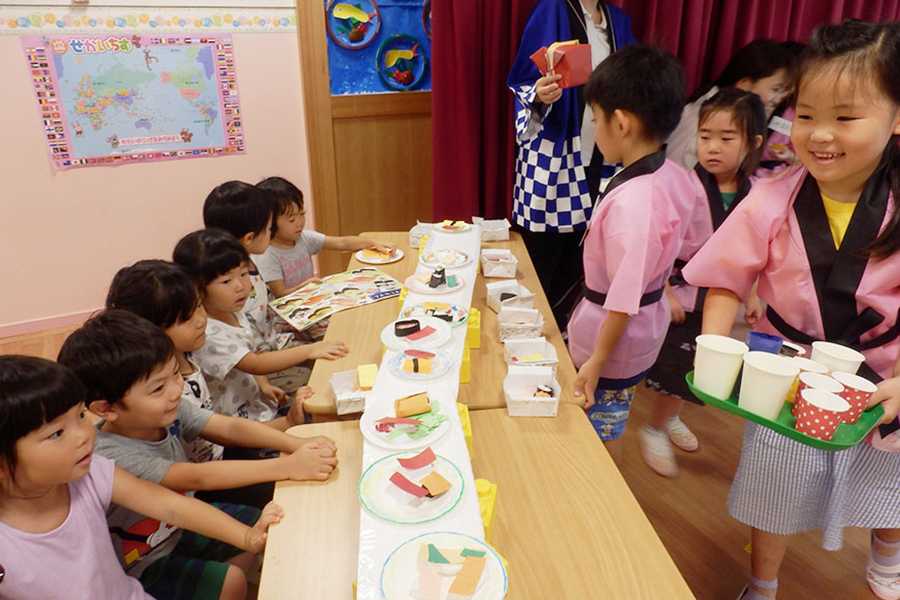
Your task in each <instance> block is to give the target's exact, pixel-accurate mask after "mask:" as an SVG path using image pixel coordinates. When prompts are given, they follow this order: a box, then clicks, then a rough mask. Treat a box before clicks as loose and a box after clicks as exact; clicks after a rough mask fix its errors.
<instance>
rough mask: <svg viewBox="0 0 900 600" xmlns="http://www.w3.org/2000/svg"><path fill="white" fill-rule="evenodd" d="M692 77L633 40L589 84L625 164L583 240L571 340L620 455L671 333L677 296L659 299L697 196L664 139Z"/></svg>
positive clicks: (598, 115)
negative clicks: (634, 406)
mask: <svg viewBox="0 0 900 600" xmlns="http://www.w3.org/2000/svg"><path fill="white" fill-rule="evenodd" d="M684 85H685V79H684V70H683V69H682V67H681V64H680V63H679V62H678V60H677V59H676V58H675V57H674V56H672V55H671V54H669V53H668V52H665V51H663V50H659V49H656V48H652V47H649V46H628V47H626V48H622V49H621V50H619V51H618V52H616V53H614V54H612V55H611V56H610V57H609V58H607V59H606V60H605V61H603V62H602V63H600V65H599V66H598V67H597V68H596V69H595V70H594V72H593V73H592V74H591V77H590V79H589V80H588V82H587V84H586V86H585V101H586V102H587V103H588V104H589V105H590V107H591V109H592V111H593V114H594V119H595V123H596V125H595V139H596V142H597V146H598V148H599V149H600V152H601V153H602V154H603V156H604V157H605V158H606V160H607V161H609V162H613V163H615V162H621V163H622V164H623V166H624V168H623V169H622V170H621V171H620V172H619V173H618V174H617V175H616V176H615V177H613V178H612V180H610V183H609V185H608V186H607V187H606V190H605V192H604V195H603V200H602V201H601V202H600V204H599V206H598V207H597V209H596V210H595V212H594V214H593V216H592V218H591V223H590V225H589V228H588V233H587V235H586V237H585V240H584V269H585V284H586V288H587V289H586V290H585V297H584V299H583V300H581V302H580V303H579V304H578V306H577V307H576V308H575V311H574V313H573V314H572V317H571V319H570V321H569V327H568V331H569V350H570V352H571V353H572V358H573V360H574V361H575V364H576V365H577V366H578V376H577V378H576V381H575V389H574V393H575V395H576V396H578V397H581V398H583V399H584V407H585V409H587V411H588V416H589V418H590V420H591V422H592V424H593V425H594V428H595V429H596V430H597V433H598V435H599V436H600V438H601V439H602V440H603V441H604V443H605V444H606V445H607V448H608V449H609V450H610V452H611V454H612V455H613V457H614V458H618V457H619V455H620V453H621V446H620V443H621V442H620V438H621V436H622V433H623V431H624V428H625V423H626V420H627V419H628V412H629V409H630V405H631V399H632V397H633V396H634V386H635V385H637V383H638V382H640V381H641V379H643V378H644V375H646V373H647V371H648V370H649V369H650V367H651V366H652V365H653V363H654V361H655V360H656V357H657V354H658V353H659V349H660V346H661V345H662V342H663V339H664V338H665V335H666V329H667V328H668V325H669V317H670V315H669V305H668V303H667V302H660V300H661V299H662V298H663V295H664V294H663V289H664V286H665V283H666V280H667V279H668V277H669V275H670V274H671V272H672V265H673V263H674V262H675V259H676V258H677V256H678V252H679V251H680V249H681V245H682V241H683V240H684V236H685V232H686V230H687V224H688V223H689V222H690V221H691V219H692V215H693V213H694V211H695V210H696V207H697V206H698V198H697V194H696V191H695V189H694V186H693V185H692V184H691V181H690V179H689V177H688V174H687V173H686V172H685V171H684V170H683V169H681V168H680V167H679V166H677V165H676V164H674V163H673V162H671V161H667V160H666V157H665V147H664V145H663V140H665V138H666V137H667V136H668V135H669V133H671V131H672V130H673V129H674V128H675V126H676V125H677V124H678V119H679V116H680V114H681V102H682V100H681V99H682V98H683V96H684Z"/></svg>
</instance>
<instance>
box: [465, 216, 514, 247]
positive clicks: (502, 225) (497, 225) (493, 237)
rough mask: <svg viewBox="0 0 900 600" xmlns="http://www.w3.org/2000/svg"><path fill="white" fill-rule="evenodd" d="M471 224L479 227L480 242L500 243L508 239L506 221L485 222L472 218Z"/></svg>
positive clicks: (481, 219) (507, 223) (493, 220)
mask: <svg viewBox="0 0 900 600" xmlns="http://www.w3.org/2000/svg"><path fill="white" fill-rule="evenodd" d="M472 223H476V224H478V225H481V241H482V242H501V241H503V240H508V239H509V227H510V225H509V221H508V220H506V219H491V220H485V219H483V218H481V217H472Z"/></svg>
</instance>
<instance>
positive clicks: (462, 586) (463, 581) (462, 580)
mask: <svg viewBox="0 0 900 600" xmlns="http://www.w3.org/2000/svg"><path fill="white" fill-rule="evenodd" d="M484 563H485V557H484V556H467V557H466V562H464V563H463V566H462V568H461V569H460V570H459V574H458V575H457V576H456V578H455V579H454V580H453V583H451V584H450V593H451V594H459V595H460V596H472V595H474V594H475V588H476V587H478V581H479V580H480V579H481V574H482V573H483V572H484Z"/></svg>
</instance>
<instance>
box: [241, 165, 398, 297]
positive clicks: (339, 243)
mask: <svg viewBox="0 0 900 600" xmlns="http://www.w3.org/2000/svg"><path fill="white" fill-rule="evenodd" d="M256 187H257V188H258V189H259V190H261V191H262V192H264V193H265V194H267V195H268V197H269V199H270V202H271V203H272V204H273V205H274V212H273V222H272V241H271V243H270V244H269V247H268V249H267V250H266V251H265V252H264V253H261V252H255V253H254V254H256V255H255V256H254V257H253V260H254V261H256V263H257V264H258V265H259V270H260V273H261V274H262V276H263V279H265V281H266V283H267V284H268V285H269V289H271V290H272V293H273V294H274V295H275V297H276V298H281V297H282V296H286V295H288V294H290V293H293V292H296V291H297V290H299V289H300V288H302V287H303V286H304V285H306V284H307V283H310V282H311V281H315V280H316V278H315V272H314V270H313V264H312V256H313V254H317V253H318V252H319V251H320V250H340V251H342V252H355V251H356V250H364V249H366V248H373V249H375V250H378V251H379V252H387V253H392V252H394V250H396V249H397V247H396V246H394V244H390V243H388V242H380V241H378V240H372V239H369V238H362V237H359V236H355V235H345V236H339V237H335V236H331V235H325V234H322V233H319V232H318V231H312V230H309V229H305V227H306V209H305V208H304V207H303V192H301V191H300V190H299V189H298V188H297V186H295V185H294V184H293V183H291V182H290V181H288V180H286V179H283V178H281V177H269V178H267V179H264V180H262V181H261V182H259V183H258V184H256Z"/></svg>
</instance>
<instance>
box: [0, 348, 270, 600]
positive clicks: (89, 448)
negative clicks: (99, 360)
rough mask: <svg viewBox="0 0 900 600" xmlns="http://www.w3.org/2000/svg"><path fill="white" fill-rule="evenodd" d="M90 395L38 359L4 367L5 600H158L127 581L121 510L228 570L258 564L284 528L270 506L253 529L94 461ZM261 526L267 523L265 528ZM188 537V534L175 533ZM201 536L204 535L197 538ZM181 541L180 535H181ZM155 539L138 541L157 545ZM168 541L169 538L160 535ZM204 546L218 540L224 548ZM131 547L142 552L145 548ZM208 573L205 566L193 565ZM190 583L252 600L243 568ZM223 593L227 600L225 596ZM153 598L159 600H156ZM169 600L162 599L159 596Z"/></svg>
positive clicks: (1, 495) (201, 575)
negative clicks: (117, 536)
mask: <svg viewBox="0 0 900 600" xmlns="http://www.w3.org/2000/svg"><path fill="white" fill-rule="evenodd" d="M85 395H86V394H85V389H84V387H83V386H82V384H81V382H80V381H79V380H78V378H77V377H76V376H75V374H74V373H72V371H70V370H69V369H68V368H66V367H65V366H63V365H60V364H57V363H54V362H51V361H48V360H44V359H40V358H33V357H26V356H2V357H0V557H2V563H3V571H4V577H3V579H2V581H0V588H2V590H0V594H2V596H3V597H4V598H17V599H30V598H34V599H43V598H58V597H60V596H64V597H66V598H116V599H123V600H124V599H128V600H139V599H141V600H143V599H149V598H151V595H150V593H148V592H146V591H144V589H142V586H141V583H140V582H139V581H138V580H136V579H134V578H132V577H129V576H128V575H126V574H125V572H124V571H123V570H122V566H121V565H120V564H119V561H118V559H117V558H116V551H115V550H114V548H113V544H111V543H110V532H109V529H108V524H107V520H106V511H107V510H108V509H109V508H111V504H113V503H114V504H115V505H117V506H118V507H122V509H128V510H132V511H135V512H136V513H138V514H143V515H147V517H148V518H147V519H145V522H150V521H153V520H157V522H165V523H167V524H170V525H167V527H169V528H172V529H173V531H172V533H173V534H174V536H173V537H172V538H169V539H170V540H174V541H175V542H177V541H178V537H179V536H180V537H181V538H182V543H184V542H185V541H187V540H193V541H194V542H195V543H196V544H197V545H198V546H203V547H206V548H209V549H211V550H213V551H214V552H215V555H216V556H217V557H219V558H221V559H223V560H227V559H231V560H232V561H235V562H236V563H240V562H249V561H250V559H253V558H254V555H255V553H257V552H261V551H262V550H263V547H264V546H265V542H266V530H267V529H268V527H269V525H271V524H273V523H277V522H278V521H280V520H281V514H282V513H281V509H280V508H279V507H278V506H276V505H275V504H270V505H268V506H267V507H266V509H265V510H264V511H263V512H262V515H261V516H260V513H259V511H256V510H253V511H252V513H250V514H247V513H245V515H244V516H245V517H252V518H246V521H247V522H250V521H256V524H255V525H253V526H252V527H250V526H248V525H246V524H244V523H241V522H239V521H237V520H235V519H233V518H232V517H230V516H229V515H228V514H226V513H224V512H222V511H220V510H218V509H216V508H215V507H212V506H210V505H208V504H205V503H203V502H200V501H199V500H195V499H193V498H189V497H186V496H184V495H181V494H176V493H174V492H172V491H171V490H167V489H166V488H164V487H162V486H159V485H156V484H154V483H151V482H149V481H144V480H142V479H138V478H137V477H134V476H133V475H130V474H129V473H128V472H127V471H125V470H124V469H121V468H119V467H116V466H115V464H114V463H113V461H111V460H109V459H107V458H104V457H103V456H93V455H92V452H93V449H94V438H95V431H94V427H93V426H92V423H91V420H90V419H88V418H87V417H86V416H85V414H86V412H87V410H86V408H85V405H84V399H85ZM257 518H258V519H257ZM179 527H181V528H184V529H185V531H181V530H180V529H174V528H179ZM187 530H192V531H195V532H197V533H191V532H189V531H187ZM176 532H177V533H176ZM150 533H151V532H146V533H144V534H135V536H134V537H136V538H137V537H140V538H143V539H144V540H147V539H148V538H149V539H150V540H155V539H156V538H155V536H151V535H150ZM158 533H160V534H161V536H160V537H163V536H165V535H166V533H167V532H165V531H160V532H158ZM205 536H211V537H214V538H216V539H218V540H221V542H217V541H214V540H213V539H210V538H207V537H205ZM129 546H131V547H134V548H135V549H137V548H143V547H144V543H143V542H142V541H140V540H134V541H129ZM193 565H194V566H198V567H203V565H202V564H199V563H193ZM206 566H207V567H208V568H198V569H196V571H195V574H194V576H192V577H190V578H185V580H184V582H183V583H184V586H185V587H187V588H194V590H193V591H191V590H185V591H186V592H188V594H189V596H191V597H193V596H194V593H193V592H194V591H197V590H200V589H204V590H205V589H206V588H209V589H211V590H213V593H212V594H211V595H209V596H208V597H213V598H215V597H223V598H225V597H227V598H237V597H241V598H243V597H244V594H246V580H245V577H244V574H243V572H242V571H241V570H240V568H239V566H237V565H236V564H228V563H226V562H215V563H213V562H209V563H207V564H206ZM219 590H220V591H219ZM151 593H152V592H151ZM159 597H163V596H159ZM166 597H170V596H166Z"/></svg>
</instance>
